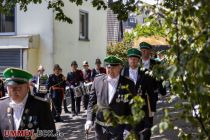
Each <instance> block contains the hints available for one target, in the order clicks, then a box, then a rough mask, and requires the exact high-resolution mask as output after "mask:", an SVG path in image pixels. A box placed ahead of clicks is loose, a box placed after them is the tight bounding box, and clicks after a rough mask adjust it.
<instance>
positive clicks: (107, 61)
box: [104, 55, 122, 66]
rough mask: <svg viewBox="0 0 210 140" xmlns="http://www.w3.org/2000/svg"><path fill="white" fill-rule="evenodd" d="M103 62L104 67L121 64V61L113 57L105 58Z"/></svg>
mask: <svg viewBox="0 0 210 140" xmlns="http://www.w3.org/2000/svg"><path fill="white" fill-rule="evenodd" d="M104 62H105V64H106V65H110V66H113V65H119V64H122V60H121V59H120V58H118V57H116V56H114V55H110V56H107V57H106V58H105V59H104Z"/></svg>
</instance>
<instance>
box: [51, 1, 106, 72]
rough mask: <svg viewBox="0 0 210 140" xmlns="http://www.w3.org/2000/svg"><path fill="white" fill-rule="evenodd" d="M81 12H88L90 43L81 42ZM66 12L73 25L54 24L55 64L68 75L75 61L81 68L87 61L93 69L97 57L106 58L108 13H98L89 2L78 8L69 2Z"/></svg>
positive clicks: (102, 11)
mask: <svg viewBox="0 0 210 140" xmlns="http://www.w3.org/2000/svg"><path fill="white" fill-rule="evenodd" d="M79 10H83V11H86V12H88V18H89V23H88V24H89V41H79ZM64 11H65V14H66V15H68V16H69V17H71V19H72V20H73V24H68V23H62V22H58V21H55V22H54V62H55V63H58V64H60V66H61V67H62V68H63V74H64V75H66V73H67V72H68V71H69V69H70V64H71V62H72V61H73V60H76V61H77V63H78V65H79V67H80V68H81V66H82V62H83V61H84V60H87V61H88V62H89V65H90V67H91V68H92V67H94V63H95V59H96V58H97V57H98V58H101V60H102V61H103V59H104V58H105V56H106V46H107V44H106V40H107V29H106V24H107V12H106V11H104V10H100V11H97V10H96V9H95V8H93V7H92V5H91V4H90V3H88V2H85V3H84V4H83V6H78V7H77V6H75V5H73V4H70V3H69V2H68V4H66V7H65V9H64Z"/></svg>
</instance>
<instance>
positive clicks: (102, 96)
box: [85, 56, 135, 140]
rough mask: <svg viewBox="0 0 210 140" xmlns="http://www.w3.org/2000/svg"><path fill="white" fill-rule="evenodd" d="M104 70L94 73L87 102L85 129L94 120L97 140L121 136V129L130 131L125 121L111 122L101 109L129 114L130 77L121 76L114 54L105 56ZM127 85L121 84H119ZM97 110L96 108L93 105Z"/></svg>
mask: <svg viewBox="0 0 210 140" xmlns="http://www.w3.org/2000/svg"><path fill="white" fill-rule="evenodd" d="M104 61H105V63H106V71H107V74H103V75H99V76H96V78H95V79H94V81H93V85H92V92H91V93H90V99H89V103H88V111H87V121H86V124H85V130H86V131H88V130H89V129H90V128H91V126H92V125H93V121H95V131H96V139H97V140H112V139H116V140H123V133H124V132H125V131H130V129H131V127H130V126H129V125H127V124H119V123H118V122H117V124H116V126H113V125H112V124H111V123H110V122H109V121H108V120H107V119H105V115H104V111H113V112H114V113H115V114H116V115H118V116H128V115H131V107H130V104H129V102H130V99H131V98H126V97H125V96H127V94H128V93H130V94H131V95H130V96H129V97H132V96H133V95H134V94H135V88H134V83H133V81H131V80H130V79H128V78H126V77H124V76H121V75H120V71H121V68H122V66H121V64H122V60H121V59H119V58H117V57H115V56H108V57H107V58H105V59H104ZM125 86H126V87H128V88H122V87H125ZM94 108H95V109H96V110H95V109H94Z"/></svg>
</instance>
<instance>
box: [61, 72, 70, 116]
mask: <svg viewBox="0 0 210 140" xmlns="http://www.w3.org/2000/svg"><path fill="white" fill-rule="evenodd" d="M62 71H63V70H62V68H60V70H59V74H60V75H61V77H63V78H62V79H66V78H65V76H64V75H63V74H62ZM64 94H66V93H65V90H64V93H63V109H64V111H65V113H70V111H69V110H68V108H67V103H66V98H64V96H65V95H64Z"/></svg>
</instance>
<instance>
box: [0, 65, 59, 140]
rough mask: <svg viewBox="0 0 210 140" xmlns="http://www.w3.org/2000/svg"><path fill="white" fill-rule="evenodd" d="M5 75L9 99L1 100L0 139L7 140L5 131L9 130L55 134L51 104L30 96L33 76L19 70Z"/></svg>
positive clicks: (9, 70)
mask: <svg viewBox="0 0 210 140" xmlns="http://www.w3.org/2000/svg"><path fill="white" fill-rule="evenodd" d="M3 75H4V78H5V79H6V80H5V85H6V87H7V92H8V95H9V97H5V98H1V99H0V112H1V113H0V139H6V137H5V135H4V134H5V131H9V130H33V131H34V132H35V133H37V130H44V131H47V130H48V131H52V132H53V133H55V124H54V121H53V118H52V115H51V111H50V106H49V103H47V102H45V101H43V100H42V99H41V98H39V97H36V96H32V95H31V94H30V88H29V80H30V79H31V78H32V75H31V74H30V73H28V72H26V71H23V70H21V69H18V68H7V69H6V70H4V72H3ZM9 137H10V136H9ZM12 137H13V136H12ZM32 137H33V138H34V136H32ZM7 138H8V137H7ZM42 138H43V137H42ZM18 139H23V140H24V139H26V138H25V137H24V136H23V137H21V138H18ZM45 139H50V140H51V139H56V137H46V138H45Z"/></svg>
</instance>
